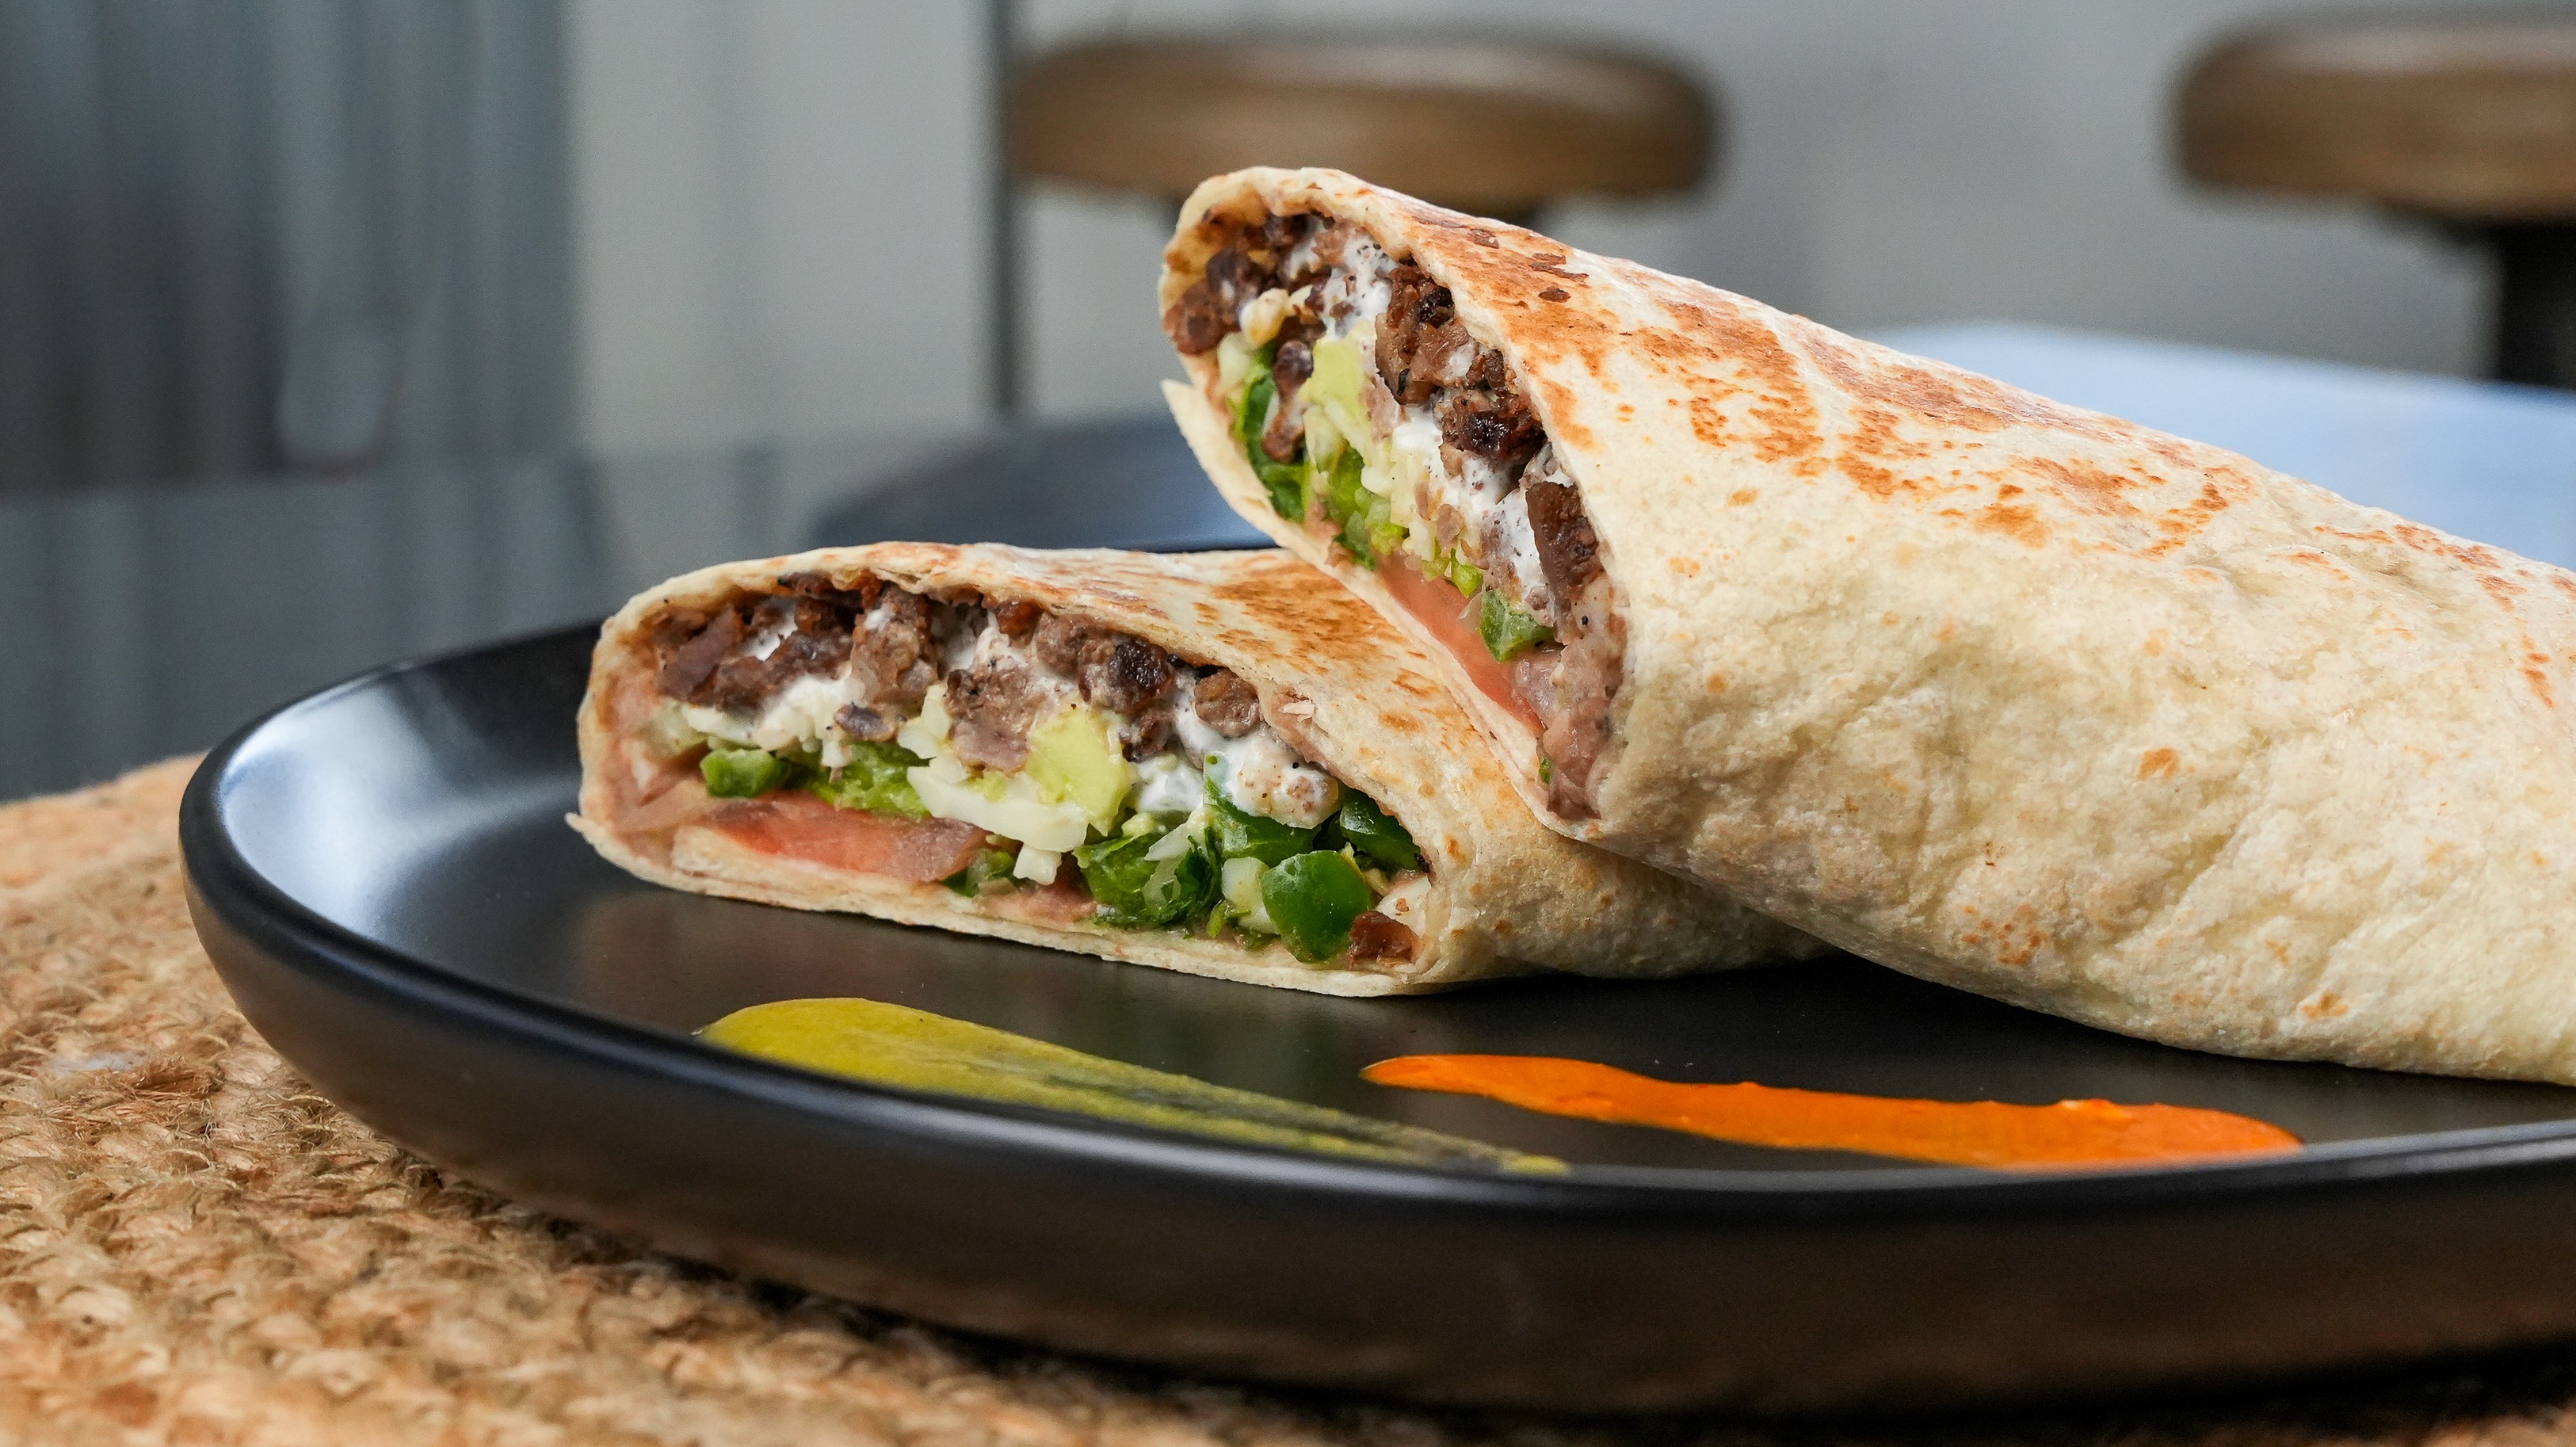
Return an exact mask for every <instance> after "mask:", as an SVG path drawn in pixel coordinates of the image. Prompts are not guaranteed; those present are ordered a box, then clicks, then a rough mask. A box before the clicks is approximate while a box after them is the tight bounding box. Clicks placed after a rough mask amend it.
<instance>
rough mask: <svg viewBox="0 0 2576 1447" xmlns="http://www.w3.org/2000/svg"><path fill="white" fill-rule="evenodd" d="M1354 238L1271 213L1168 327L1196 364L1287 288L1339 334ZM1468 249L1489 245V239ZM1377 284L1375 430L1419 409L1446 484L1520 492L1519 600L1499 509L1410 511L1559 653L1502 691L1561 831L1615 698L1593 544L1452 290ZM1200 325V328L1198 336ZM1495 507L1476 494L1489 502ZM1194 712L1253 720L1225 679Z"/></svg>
mask: <svg viewBox="0 0 2576 1447" xmlns="http://www.w3.org/2000/svg"><path fill="white" fill-rule="evenodd" d="M1365 237H1366V233H1365V232H1363V231H1362V230H1361V229H1360V228H1358V227H1357V226H1355V225H1353V224H1351V223H1348V222H1344V221H1339V220H1335V219H1331V218H1320V219H1319V218H1316V217H1312V216H1287V217H1278V216H1274V217H1270V218H1267V219H1266V220H1264V221H1262V222H1260V223H1256V224H1249V225H1245V226H1243V227H1242V228H1241V229H1240V230H1238V232H1237V233H1236V235H1235V238H1234V240H1233V243H1232V244H1231V245H1229V246H1227V247H1225V248H1224V249H1222V250H1220V251H1219V252H1218V253H1217V254H1216V255H1214V256H1212V257H1210V258H1209V260H1208V264H1207V268H1206V272H1205V274H1204V275H1203V276H1202V277H1201V279H1200V281H1199V282H1198V283H1197V285H1196V286H1194V287H1193V288H1192V289H1191V292H1190V293H1189V294H1188V295H1185V296H1184V297H1183V299H1182V303H1180V304H1176V305H1175V306H1174V308H1173V311H1172V313H1171V314H1170V315H1169V316H1167V317H1166V318H1165V320H1164V325H1165V326H1166V328H1168V329H1170V330H1171V331H1172V333H1173V338H1174V340H1175V342H1177V343H1178V344H1179V345H1180V346H1181V349H1182V350H1183V351H1184V352H1188V353H1191V354H1193V355H1195V354H1198V353H1202V352H1205V351H1208V350H1210V349H1212V348H1213V347H1215V346H1216V344H1217V343H1218V342H1219V341H1220V340H1222V339H1223V337H1224V335H1225V334H1226V333H1227V332H1230V331H1232V330H1234V328H1235V327H1236V326H1238V325H1239V324H1240V322H1239V318H1240V317H1241V314H1242V306H1243V304H1244V303H1245V302H1247V301H1249V300H1251V299H1252V298H1253V297H1256V296H1258V295H1260V294H1261V291H1262V290H1263V289H1264V288H1266V287H1268V286H1271V285H1284V286H1287V287H1289V288H1290V289H1291V290H1292V291H1293V290H1295V289H1296V288H1299V287H1303V286H1307V285H1310V284H1311V285H1313V286H1314V287H1315V288H1316V294H1317V295H1320V296H1321V297H1322V298H1323V300H1322V301H1321V303H1320V305H1321V308H1322V309H1323V310H1324V311H1325V312H1326V313H1328V314H1330V315H1331V316H1332V317H1333V319H1334V321H1335V322H1336V324H1340V323H1342V322H1346V321H1348V320H1349V316H1350V311H1351V308H1352V307H1353V306H1355V305H1356V297H1357V296H1358V295H1359V294H1360V290H1359V289H1360V282H1359V280H1358V279H1357V278H1349V279H1342V280H1337V279H1336V278H1335V275H1334V273H1335V270H1336V268H1337V267H1339V266H1340V265H1341V264H1342V263H1343V262H1344V261H1346V260H1347V259H1348V258H1349V256H1350V251H1351V247H1352V245H1353V243H1355V242H1357V241H1360V240H1362V239H1364V238H1365ZM1475 239H1477V240H1478V241H1481V242H1484V243H1485V244H1489V245H1490V244H1493V238H1492V237H1491V236H1490V235H1489V234H1482V233H1480V234H1478V235H1477V236H1476V237H1475ZM1557 259H1558V260H1560V261H1561V260H1563V258H1562V257H1559V258H1557ZM1385 277H1386V282H1387V286H1388V299H1387V306H1386V310H1385V312H1384V313H1383V314H1381V315H1380V316H1379V317H1378V318H1377V330H1376V346H1375V350H1374V351H1373V352H1372V354H1371V356H1370V362H1371V363H1372V365H1370V366H1367V367H1363V368H1362V378H1361V385H1362V393H1363V397H1364V398H1365V400H1366V402H1367V404H1368V408H1369V416H1370V420H1371V422H1372V423H1373V424H1375V425H1376V426H1377V427H1378V428H1379V429H1380V430H1381V431H1383V432H1391V431H1393V430H1394V429H1395V427H1396V426H1397V425H1398V423H1399V422H1400V421H1401V420H1402V414H1401V413H1400V412H1399V411H1398V408H1399V407H1403V408H1409V409H1414V411H1413V415H1415V416H1421V415H1422V414H1423V413H1424V412H1427V413H1429V415H1430V417H1431V418H1432V419H1433V420H1434V421H1436V422H1437V423H1438V425H1439V429H1440V441H1441V448H1440V456H1441V469H1440V471H1441V474H1442V475H1444V476H1446V477H1447V478H1450V479H1457V480H1465V481H1467V482H1469V483H1470V484H1471V485H1472V486H1475V487H1478V488H1484V487H1490V486H1491V485H1492V484H1493V482H1494V481H1495V479H1494V478H1493V477H1492V475H1491V474H1490V473H1488V472H1486V471H1484V469H1488V468H1490V469H1492V470H1493V471H1496V472H1499V473H1500V474H1501V478H1500V481H1501V483H1502V485H1503V487H1504V488H1505V489H1506V490H1508V489H1510V488H1512V487H1514V486H1517V487H1519V488H1520V489H1521V490H1522V491H1523V492H1524V494H1525V496H1524V497H1523V498H1522V500H1521V502H1520V504H1519V505H1518V506H1520V507H1525V508H1526V509H1527V513H1528V522H1529V533H1530V540H1531V541H1532V542H1534V543H1535V545H1536V550H1537V553H1538V564H1539V567H1538V571H1539V573H1540V575H1541V578H1540V579H1533V580H1531V581H1530V583H1529V584H1528V585H1527V586H1526V587H1524V585H1523V583H1522V581H1521V578H1520V573H1519V569H1518V568H1516V567H1514V566H1513V565H1512V562H1511V561H1510V559H1511V554H1512V551H1513V548H1514V546H1515V544H1514V534H1513V531H1512V528H1513V526H1516V524H1515V523H1513V522H1512V520H1511V519H1510V518H1509V517H1508V516H1507V515H1506V513H1505V511H1504V510H1503V509H1499V508H1489V509H1481V511H1482V512H1483V517H1484V524H1485V525H1484V526H1483V527H1481V528H1480V527H1477V526H1474V525H1472V523H1471V521H1470V518H1469V517H1468V516H1467V515H1465V513H1464V512H1462V509H1461V507H1460V506H1458V505H1457V504H1456V503H1455V502H1454V501H1453V500H1452V499H1450V498H1447V497H1443V496H1440V495H1439V494H1438V489H1437V488H1436V487H1432V485H1431V484H1425V487H1426V488H1429V489H1430V491H1428V492H1427V493H1426V495H1425V496H1424V497H1423V499H1422V500H1421V503H1420V506H1419V509H1418V510H1419V511H1421V512H1422V513H1423V514H1424V515H1425V516H1426V517H1427V518H1428V519H1429V526H1430V528H1431V532H1432V540H1433V541H1434V542H1435V543H1436V544H1437V545H1438V547H1439V549H1440V550H1441V551H1442V552H1444V553H1445V552H1450V551H1456V552H1459V553H1461V554H1462V555H1463V556H1464V557H1465V558H1466V560H1467V561H1469V562H1471V563H1473V564H1475V565H1476V566H1477V567H1479V568H1480V569H1482V571H1483V575H1484V578H1485V582H1486V586H1489V587H1493V588H1496V589H1498V590H1499V591H1500V592H1501V593H1502V594H1503V595H1504V596H1505V597H1508V598H1511V599H1512V600H1513V601H1515V602H1517V603H1519V604H1520V605H1521V606H1523V607H1525V608H1527V609H1528V610H1529V611H1530V612H1531V613H1532V614H1533V615H1535V616H1536V617H1537V618H1538V619H1539V620H1540V621H1541V622H1543V623H1547V624H1548V625H1550V626H1551V627H1553V628H1554V629H1555V630H1556V634H1557V637H1556V641H1554V642H1552V643H1548V644H1543V645H1541V646H1540V647H1538V648H1534V649H1532V650H1530V652H1529V653H1527V654H1526V655H1524V656H1523V657H1522V658H1521V659H1520V660H1519V661H1518V662H1517V663H1516V664H1515V665H1514V666H1513V669H1512V676H1513V687H1514V690H1515V691H1516V692H1517V693H1518V694H1519V695H1520V696H1521V697H1522V698H1523V699H1524V700H1525V701H1527V702H1528V703H1529V704H1530V706H1531V707H1532V708H1533V709H1534V710H1535V711H1536V713H1537V714H1538V716H1539V718H1540V719H1541V720H1543V725H1544V726H1543V729H1542V732H1541V740H1540V743H1541V748H1542V749H1543V751H1544V753H1545V755H1546V757H1547V758H1548V760H1549V762H1550V764H1551V769H1550V779H1551V783H1550V790H1551V794H1550V806H1551V807H1552V808H1554V809H1555V810H1556V811H1557V812H1558V813H1560V814H1563V815H1565V816H1567V817H1570V818H1586V817H1589V816H1590V815H1591V814H1592V812H1593V810H1592V804H1591V797H1590V786H1591V778H1592V775H1593V773H1594V772H1595V770H1596V768H1597V766H1598V764H1599V761H1600V759H1601V756H1602V754H1603V752H1604V751H1605V750H1606V749H1607V747H1608V745H1609V739H1610V724H1609V715H1610V704H1611V696H1612V694H1613V692H1614V691H1615V690H1616V688H1617V687H1618V682H1619V670H1620V655H1621V652H1622V650H1623V648H1624V646H1625V639H1624V637H1623V635H1622V632H1621V630H1620V626H1619V619H1618V617H1617V615H1616V613H1615V611H1614V608H1613V604H1614V603H1615V599H1614V597H1613V595H1612V591H1611V588H1610V585H1609V583H1608V581H1607V579H1606V576H1605V575H1604V573H1603V571H1602V564H1601V540H1600V537H1599V535H1598V534H1597V533H1596V532H1594V530H1593V527H1592V523H1591V519H1590V518H1589V517H1588V516H1587V515H1586V514H1585V512H1584V509H1583V500H1582V497H1581V495H1580V494H1579V493H1578V492H1577V491H1576V490H1575V487H1574V485H1573V481H1572V479H1571V478H1569V477H1567V476H1566V474H1565V472H1564V470H1563V468H1562V467H1561V466H1559V465H1558V464H1557V462H1556V461H1555V458H1554V454H1553V451H1552V450H1551V448H1550V447H1549V444H1548V438H1547V434H1546V430H1545V429H1544V428H1542V427H1541V426H1540V425H1539V421H1538V417H1537V415H1536V414H1535V413H1534V412H1533V411H1532V410H1531V408H1530V405H1529V401H1528V399H1527V398H1526V397H1524V396H1523V395H1522V394H1521V392H1520V390H1519V388H1518V387H1516V386H1515V385H1514V384H1513V381H1512V376H1511V369H1510V367H1509V366H1508V365H1507V364H1506V363H1505V362H1504V360H1503V356H1502V354H1501V353H1500V352H1498V351H1494V350H1491V349H1489V348H1486V347H1483V346H1480V345H1478V344H1477V343H1476V341H1475V339H1474V338H1473V337H1470V336H1469V335H1468V334H1467V329H1466V326H1465V324H1464V322H1462V321H1461V320H1460V319H1459V316H1458V311H1457V302H1456V298H1455V297H1454V296H1453V295H1452V294H1451V292H1450V291H1449V289H1448V288H1447V287H1445V286H1442V285H1440V284H1439V283H1438V282H1437V281H1436V280H1435V279H1434V278H1433V277H1432V276H1431V274H1430V273H1429V272H1428V271H1426V270H1424V269H1423V268H1422V267H1421V266H1419V265H1417V264H1415V263H1413V262H1411V261H1407V260H1402V259H1396V260H1394V261H1393V262H1392V265H1391V266H1390V268H1389V269H1388V270H1387V272H1386V273H1385ZM1194 297H1195V298H1197V300H1196V301H1193V298H1194ZM1316 305H1317V303H1316V302H1315V301H1314V300H1313V299H1312V298H1311V297H1310V299H1309V302H1308V308H1309V310H1307V311H1301V312H1300V313H1299V314H1298V315H1297V316H1296V317H1295V318H1293V319H1292V320H1291V321H1290V322H1289V323H1287V324H1286V325H1284V326H1283V328H1282V330H1281V335H1280V340H1279V343H1278V345H1277V348H1276V350H1275V351H1274V353H1273V358H1272V368H1271V376H1272V378H1273V380H1274V381H1275V382H1276V384H1277V387H1278V395H1279V398H1280V406H1279V410H1278V411H1277V412H1276V413H1275V414H1274V415H1273V416H1272V417H1271V418H1270V419H1269V420H1268V422H1267V424H1266V425H1265V426H1264V427H1263V429H1262V434H1261V439H1260V441H1261V449H1262V451H1263V452H1265V453H1266V454H1268V455H1269V456H1270V457H1272V458H1275V459H1277V460H1280V461H1283V462H1284V461H1288V460H1290V459H1292V458H1294V457H1295V456H1296V455H1297V449H1298V445H1299V443H1300V442H1301V441H1302V431H1303V418H1302V417H1300V416H1292V415H1291V414H1292V413H1296V412H1300V411H1302V409H1299V408H1296V407H1293V406H1291V405H1290V403H1292V402H1293V401H1294V399H1295V398H1296V395H1297V393H1298V391H1299V390H1300V389H1301V388H1302V387H1303V386H1304V384H1305V383H1306V381H1307V380H1308V378H1309V377H1310V376H1311V375H1312V372H1313V368H1314V359H1313V352H1312V344H1313V340H1314V337H1315V335H1316V331H1315V322H1314V321H1313V319H1312V316H1311V309H1312V308H1314V307H1315V306H1316ZM1194 306H1195V307H1196V308H1197V309H1198V310H1197V311H1196V312H1193V311H1192V308H1193V307H1194ZM1202 313H1203V314H1204V315H1202ZM1199 327H1203V328H1204V331H1203V332H1202V331H1198V330H1193V328H1199ZM1492 501H1494V498H1493V497H1492V496H1491V495H1490V494H1487V495H1486V502H1487V503H1491V502H1492ZM1542 580H1543V582H1544V587H1542V586H1541V581H1542ZM1524 594H1531V595H1534V596H1523V595H1524ZM1197 707H1198V710H1199V715H1200V717H1202V718H1204V719H1206V720H1207V721H1208V722H1209V724H1210V725H1211V726H1212V727H1215V728H1217V729H1218V730H1219V731H1220V732H1223V733H1227V734H1228V735H1229V736H1233V737H1240V736H1241V732H1249V731H1250V729H1251V728H1253V727H1254V726H1256V725H1257V724H1258V723H1259V722H1260V710H1259V701H1258V700H1257V698H1255V697H1254V696H1253V693H1252V690H1251V688H1250V687H1249V686H1248V685H1245V684H1244V683H1243V682H1242V681H1241V680H1240V679H1237V678H1235V677H1234V676H1233V675H1231V674H1227V673H1223V672H1222V671H1220V672H1218V673H1215V674H1211V675H1210V676H1209V677H1207V678H1204V679H1201V680H1200V681H1199V684H1198V693H1197ZM1238 730H1240V732H1238ZM1389 924H1390V926H1391V927H1393V928H1397V929H1401V928H1402V927H1401V926H1397V925H1394V924H1393V922H1392V921H1390V922H1389ZM1407 937H1408V938H1409V937H1410V936H1409V932H1408V936H1407Z"/></svg>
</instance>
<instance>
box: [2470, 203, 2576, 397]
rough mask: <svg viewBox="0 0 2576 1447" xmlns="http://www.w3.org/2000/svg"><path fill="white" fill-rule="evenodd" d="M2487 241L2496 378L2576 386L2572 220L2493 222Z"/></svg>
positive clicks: (2575, 229) (2575, 278)
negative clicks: (2492, 274) (2492, 267)
mask: <svg viewBox="0 0 2576 1447" xmlns="http://www.w3.org/2000/svg"><path fill="white" fill-rule="evenodd" d="M2487 244H2488V245H2489V246H2490V247H2491V248H2492V249H2493V250H2494V252H2495V258H2496V309H2495V375H2496V378H2497V380H2499V381H2505V382H2531V383H2536V384H2538V385H2540V386H2543V387H2567V388H2576V225H2568V224H2565V223H2559V222H2526V223H2518V224H2514V225H2508V226H2496V227H2493V228H2490V229H2489V230H2488V232H2487Z"/></svg>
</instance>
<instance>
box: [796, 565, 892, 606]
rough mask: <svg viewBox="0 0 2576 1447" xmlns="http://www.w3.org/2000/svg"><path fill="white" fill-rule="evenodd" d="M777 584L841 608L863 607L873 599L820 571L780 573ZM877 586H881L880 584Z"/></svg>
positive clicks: (805, 596) (802, 595)
mask: <svg viewBox="0 0 2576 1447" xmlns="http://www.w3.org/2000/svg"><path fill="white" fill-rule="evenodd" d="M778 586H779V587H781V588H784V589H786V590H787V591H788V592H790V593H793V594H795V595H796V596H797V597H800V598H819V599H821V600H822V601H824V602H826V603H833V604H837V605H839V606H841V607H843V608H852V609H857V608H864V607H867V606H868V605H869V604H870V603H872V602H874V601H875V600H874V599H873V598H870V597H864V596H862V595H861V594H860V593H859V592H857V591H853V590H846V589H843V588H841V587H840V586H838V585H837V584H835V583H834V582H833V581H832V580H831V579H830V578H828V577H825V576H824V575H823V574H821V573H812V572H807V573H781V574H779V575H778ZM879 586H883V585H882V584H880V585H879Z"/></svg>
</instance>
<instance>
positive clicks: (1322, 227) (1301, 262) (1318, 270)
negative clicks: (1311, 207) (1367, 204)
mask: <svg viewBox="0 0 2576 1447" xmlns="http://www.w3.org/2000/svg"><path fill="white" fill-rule="evenodd" d="M1307 219H1308V220H1309V221H1314V222H1319V223H1320V224H1318V225H1315V226H1311V227H1309V229H1308V231H1307V233H1306V234H1307V237H1308V242H1305V243H1300V244H1301V245H1304V246H1305V254H1304V255H1303V256H1299V257H1295V258H1293V260H1294V262H1295V264H1296V267H1297V269H1296V270H1294V271H1291V270H1289V266H1290V262H1291V260H1292V259H1291V258H1286V257H1283V258H1282V259H1281V261H1280V276H1279V284H1280V285H1281V286H1284V287H1286V288H1288V289H1289V290H1290V291H1295V290H1296V289H1297V288H1299V287H1301V286H1313V287H1319V288H1320V287H1321V286H1322V285H1323V284H1324V283H1325V282H1326V281H1327V280H1329V279H1330V278H1331V277H1332V274H1333V271H1334V269H1335V268H1336V267H1339V266H1340V265H1341V264H1342V258H1343V256H1344V255H1346V254H1347V253H1348V252H1349V250H1350V244H1351V243H1352V242H1353V241H1355V240H1357V239H1358V238H1359V234H1360V232H1359V228H1358V227H1356V226H1353V225H1351V224H1350V223H1349V222H1347V221H1334V220H1328V219H1325V218H1323V217H1315V216H1310V217H1308V218H1307ZM1290 249H1291V250H1292V251H1293V250H1295V248H1294V247H1291V248H1290Z"/></svg>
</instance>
